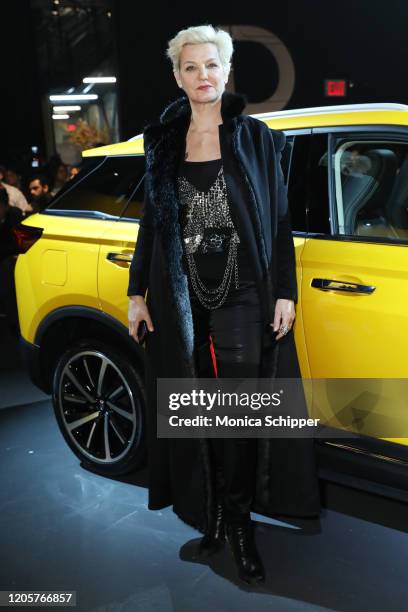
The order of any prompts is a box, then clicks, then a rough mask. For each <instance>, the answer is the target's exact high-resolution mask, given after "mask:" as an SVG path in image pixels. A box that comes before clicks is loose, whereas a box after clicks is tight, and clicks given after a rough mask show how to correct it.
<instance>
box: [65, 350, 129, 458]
mask: <svg viewBox="0 0 408 612" xmlns="http://www.w3.org/2000/svg"><path fill="white" fill-rule="evenodd" d="M58 399H59V406H58V407H59V410H60V414H61V417H62V421H63V424H64V427H65V431H66V432H67V434H68V435H69V437H70V439H71V440H72V442H73V443H74V445H75V446H76V447H77V448H78V449H79V450H80V452H81V453H82V454H83V455H84V456H86V457H87V458H88V459H92V461H93V462H97V463H100V464H105V465H106V464H109V465H111V464H113V463H117V462H119V461H120V460H121V459H123V457H124V456H125V455H126V454H127V452H128V450H129V447H130V446H131V445H132V444H133V442H134V440H135V438H136V437H139V436H140V431H139V430H140V428H139V427H138V413H139V408H140V406H139V405H138V402H137V401H136V400H135V398H134V396H133V393H132V390H131V389H130V387H129V385H128V383H127V381H126V379H125V377H124V375H123V373H122V372H121V371H120V369H119V368H118V367H117V366H116V365H115V363H114V362H113V361H112V360H111V359H109V357H107V356H106V355H104V354H103V353H102V352H100V351H97V350H86V351H81V352H78V353H76V354H75V355H73V356H72V357H71V358H70V359H69V361H68V362H67V363H66V364H65V366H64V368H63V370H62V373H61V377H60V381H59V389H58Z"/></svg>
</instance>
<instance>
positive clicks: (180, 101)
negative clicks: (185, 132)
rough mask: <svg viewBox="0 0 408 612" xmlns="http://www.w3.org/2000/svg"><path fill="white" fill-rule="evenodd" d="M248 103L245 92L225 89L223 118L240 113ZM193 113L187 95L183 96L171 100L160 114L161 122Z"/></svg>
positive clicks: (222, 102)
mask: <svg viewBox="0 0 408 612" xmlns="http://www.w3.org/2000/svg"><path fill="white" fill-rule="evenodd" d="M246 104H247V98H246V97H245V96H244V95H243V94H239V93H234V92H231V91H226V90H225V91H224V93H223V94H222V98H221V115H222V117H223V119H225V118H227V117H228V118H230V117H236V116H237V115H240V114H241V113H242V111H243V110H244V108H245V106H246ZM186 115H191V106H190V102H189V99H188V98H187V96H181V97H180V98H177V100H174V101H173V102H171V103H170V104H169V105H168V106H167V107H166V108H165V109H164V111H163V112H162V114H161V115H160V123H163V124H165V123H169V122H170V121H173V120H174V119H178V118H179V117H183V116H186Z"/></svg>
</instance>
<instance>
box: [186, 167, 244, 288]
mask: <svg viewBox="0 0 408 612" xmlns="http://www.w3.org/2000/svg"><path fill="white" fill-rule="evenodd" d="M178 187H179V197H180V202H181V204H182V214H181V217H180V221H181V225H182V229H183V237H184V239H185V249H186V251H187V252H190V253H193V254H194V261H195V265H196V268H197V271H198V273H199V276H200V278H201V279H203V280H204V281H205V283H206V284H207V285H208V286H209V287H215V286H217V285H218V284H219V283H220V281H221V279H222V276H223V273H224V270H225V268H226V265H227V261H228V249H227V246H225V247H224V245H223V236H224V237H225V235H229V236H230V238H229V239H231V240H234V241H235V242H236V244H237V264H238V277H239V281H240V282H241V281H249V280H253V278H254V275H253V271H252V268H251V267H250V263H249V257H248V253H247V250H246V248H245V246H244V245H243V244H242V241H241V240H240V238H239V235H238V232H237V230H236V228H235V226H234V223H233V220H232V218H231V215H230V208H229V202H228V198H227V189H226V184H225V178H224V175H223V166H222V160H221V158H220V159H215V160H210V161H204V162H191V161H182V162H181V164H180V168H179V177H178ZM193 204H195V205H194V206H193ZM214 229H215V230H219V231H216V232H215V233H212V230H214ZM204 233H206V234H207V235H209V241H210V244H214V246H215V248H214V249H211V248H210V249H207V252H203V249H202V248H201V249H200V244H201V246H202V245H203V240H202V238H203V234H204ZM211 240H212V242H211ZM225 245H228V239H227V240H226V241H225Z"/></svg>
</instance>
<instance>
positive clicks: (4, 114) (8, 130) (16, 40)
mask: <svg viewBox="0 0 408 612" xmlns="http://www.w3.org/2000/svg"><path fill="white" fill-rule="evenodd" d="M0 23H1V35H0V57H1V60H2V66H1V67H2V71H1V72H2V74H1V89H0V91H1V95H0V118H1V119H0V161H1V162H2V163H9V162H10V163H14V161H15V158H16V157H19V158H20V159H21V156H22V154H25V155H27V158H29V157H30V155H31V149H30V146H31V145H37V146H40V147H43V144H44V140H43V125H42V116H41V95H40V87H39V80H38V71H37V61H36V41H35V32H34V27H33V22H32V19H31V6H30V0H17V1H15V2H3V3H2V5H1V22H0ZM22 152H23V153H22Z"/></svg>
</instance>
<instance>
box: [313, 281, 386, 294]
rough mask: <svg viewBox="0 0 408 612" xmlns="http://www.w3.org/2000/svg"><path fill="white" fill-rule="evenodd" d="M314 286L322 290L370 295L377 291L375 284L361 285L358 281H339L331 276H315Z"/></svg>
mask: <svg viewBox="0 0 408 612" xmlns="http://www.w3.org/2000/svg"><path fill="white" fill-rule="evenodd" d="M312 287H315V289H320V290H321V291H345V292H346V293H363V294H365V295H370V294H371V293H373V292H374V291H375V287H374V286H373V285H359V284H358V283H349V282H348V281H337V280H331V279H329V278H314V279H313V280H312Z"/></svg>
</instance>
